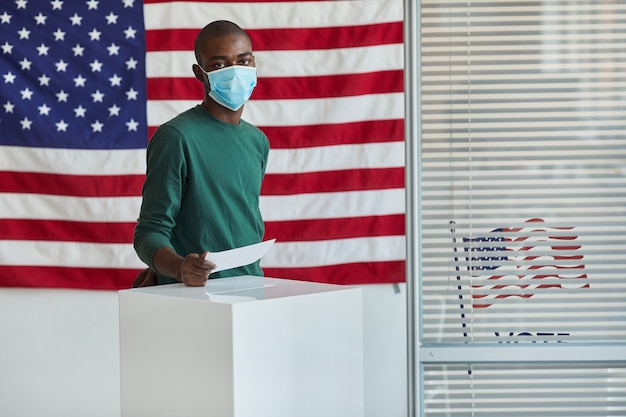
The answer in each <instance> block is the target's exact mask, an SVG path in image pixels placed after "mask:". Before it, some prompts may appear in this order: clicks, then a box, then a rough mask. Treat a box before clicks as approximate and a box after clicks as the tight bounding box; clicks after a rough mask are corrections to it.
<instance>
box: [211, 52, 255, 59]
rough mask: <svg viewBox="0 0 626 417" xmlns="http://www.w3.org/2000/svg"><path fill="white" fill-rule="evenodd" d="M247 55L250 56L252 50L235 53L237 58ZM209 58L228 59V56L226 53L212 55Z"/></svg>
mask: <svg viewBox="0 0 626 417" xmlns="http://www.w3.org/2000/svg"><path fill="white" fill-rule="evenodd" d="M249 56H252V52H244V53H241V54H239V55H237V58H245V57H249ZM209 59H211V60H213V59H228V57H227V56H226V55H214V56H212V57H211V58H209Z"/></svg>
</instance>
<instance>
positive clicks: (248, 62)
mask: <svg viewBox="0 0 626 417" xmlns="http://www.w3.org/2000/svg"><path fill="white" fill-rule="evenodd" d="M250 62H252V60H251V59H249V58H246V59H242V60H240V61H239V62H237V65H250Z"/></svg>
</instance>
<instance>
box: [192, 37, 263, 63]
mask: <svg viewBox="0 0 626 417" xmlns="http://www.w3.org/2000/svg"><path fill="white" fill-rule="evenodd" d="M199 58H200V66H201V67H202V69H204V70H205V71H206V72H211V71H215V70H218V69H221V68H225V67H228V66H231V65H244V66H248V67H254V66H255V62H254V55H252V45H251V44H250V42H249V41H248V38H246V37H245V36H243V35H224V36H220V37H219V38H215V39H211V40H209V41H207V42H205V43H204V44H203V45H202V47H201V49H200V51H199Z"/></svg>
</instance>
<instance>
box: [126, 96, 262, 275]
mask: <svg viewBox="0 0 626 417" xmlns="http://www.w3.org/2000/svg"><path fill="white" fill-rule="evenodd" d="M268 153H269V141H268V139H267V137H266V136H265V134H264V133H263V132H261V131H260V130H259V129H257V128H256V127H254V126H252V125H251V124H249V123H247V122H245V121H243V120H242V121H241V122H240V123H239V124H238V125H232V124H229V123H224V122H221V121H219V120H217V119H216V118H214V117H213V116H211V115H210V114H209V113H208V112H207V111H206V110H205V109H204V108H203V107H202V106H200V105H198V106H196V107H194V108H191V109H189V110H187V111H185V112H183V113H181V114H180V115H178V116H176V117H175V118H174V119H172V120H170V121H169V122H167V123H165V124H163V125H161V126H160V127H159V128H158V129H157V131H156V132H155V133H154V136H153V137H152V139H151V140H150V143H149V144H148V150H147V171H146V180H145V183H144V186H143V191H142V195H143V200H142V205H141V212H140V215H139V219H138V220H137V225H136V226H135V235H134V246H135V250H136V252H137V254H138V256H139V258H140V259H141V260H142V261H143V262H145V263H146V264H147V265H148V266H150V267H151V268H153V269H154V266H153V263H152V258H153V257H154V253H155V252H156V251H157V249H159V248H161V247H163V246H167V247H170V248H172V249H174V251H176V253H178V254H179V255H181V256H186V255H187V254H189V253H203V252H204V251H206V250H208V251H212V252H216V251H222V250H226V249H233V248H236V247H240V246H244V245H249V244H253V243H258V242H260V241H261V240H262V239H263V234H264V225H263V219H262V217H261V212H260V209H259V193H260V190H261V182H262V180H263V176H264V175H265V168H266V166H267V157H268ZM234 275H263V271H262V270H261V267H260V265H259V262H256V263H254V264H251V265H247V266H244V267H240V268H233V269H229V270H226V271H220V272H217V273H214V274H211V275H210V278H219V277H226V276H234ZM172 282H176V280H175V279H174V278H171V277H165V276H159V283H160V284H165V283H172Z"/></svg>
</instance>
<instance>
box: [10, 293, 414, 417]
mask: <svg viewBox="0 0 626 417" xmlns="http://www.w3.org/2000/svg"><path fill="white" fill-rule="evenodd" d="M363 290H364V291H363V293H364V320H365V328H364V330H365V332H364V333H365V345H364V348H365V380H366V382H365V384H366V386H365V402H366V403H365V409H366V416H365V417H381V416H384V417H404V416H406V403H407V400H406V399H407V393H406V318H405V311H406V293H405V286H404V285H400V286H394V285H388V284H385V285H369V286H365V287H363ZM118 319H119V315H118V302H117V293H116V292H111V291H81V290H46V289H20V288H2V289H0V416H7V417H8V416H10V417H38V416H45V417H57V416H58V417H85V416H89V417H119V416H120V372H119V332H118V330H119V323H118Z"/></svg>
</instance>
